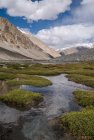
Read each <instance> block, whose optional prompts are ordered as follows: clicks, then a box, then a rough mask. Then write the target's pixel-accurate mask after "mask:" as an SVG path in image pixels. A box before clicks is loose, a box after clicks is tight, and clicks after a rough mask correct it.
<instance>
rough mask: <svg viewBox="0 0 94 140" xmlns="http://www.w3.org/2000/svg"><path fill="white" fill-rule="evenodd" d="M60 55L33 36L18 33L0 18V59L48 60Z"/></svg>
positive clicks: (6, 21) (12, 26)
mask: <svg viewBox="0 0 94 140" xmlns="http://www.w3.org/2000/svg"><path fill="white" fill-rule="evenodd" d="M59 56H60V54H59V53H58V52H56V51H55V50H52V49H50V48H49V47H48V46H46V45H45V44H44V43H42V42H41V41H40V40H38V39H37V38H35V37H33V36H28V35H26V34H23V33H22V32H21V31H19V30H18V29H17V28H16V27H15V26H14V25H12V24H11V23H10V22H9V21H8V20H6V19H4V18H2V17H0V59H2V60H17V59H18V60H19V59H34V60H49V59H51V58H56V57H59Z"/></svg>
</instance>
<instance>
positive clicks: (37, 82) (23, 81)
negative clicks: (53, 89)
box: [6, 75, 52, 87]
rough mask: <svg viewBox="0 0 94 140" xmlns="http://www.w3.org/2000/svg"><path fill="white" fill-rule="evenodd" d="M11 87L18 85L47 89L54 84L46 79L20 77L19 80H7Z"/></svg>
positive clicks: (29, 76)
mask: <svg viewBox="0 0 94 140" xmlns="http://www.w3.org/2000/svg"><path fill="white" fill-rule="evenodd" d="M6 83H7V84H8V85H9V86H17V85H32V86H35V87H45V86H49V85H52V82H51V81H50V80H48V79H46V78H43V77H39V76H31V75H18V78H16V79H13V80H7V82H6Z"/></svg>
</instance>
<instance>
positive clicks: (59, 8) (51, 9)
mask: <svg viewBox="0 0 94 140" xmlns="http://www.w3.org/2000/svg"><path fill="white" fill-rule="evenodd" d="M71 3H72V0H42V1H40V2H38V1H36V2H32V1H31V0H15V2H14V0H0V8H7V13H8V14H9V15H10V16H24V17H25V18H26V19H28V20H35V21H37V20H40V19H41V20H53V19H56V18H57V16H58V14H60V13H63V12H65V11H66V10H69V7H70V4H71Z"/></svg>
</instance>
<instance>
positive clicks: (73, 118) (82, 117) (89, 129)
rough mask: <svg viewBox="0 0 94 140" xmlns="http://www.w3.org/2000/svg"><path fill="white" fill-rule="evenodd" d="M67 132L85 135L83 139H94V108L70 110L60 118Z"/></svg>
mask: <svg viewBox="0 0 94 140" xmlns="http://www.w3.org/2000/svg"><path fill="white" fill-rule="evenodd" d="M60 120H61V125H62V127H63V129H64V132H65V133H69V134H70V135H72V136H77V138H78V137H80V139H81V137H83V140H88V139H92V140H93V139H94V109H84V110H82V111H80V112H70V113H67V114H66V115H64V116H62V117H61V118H60Z"/></svg>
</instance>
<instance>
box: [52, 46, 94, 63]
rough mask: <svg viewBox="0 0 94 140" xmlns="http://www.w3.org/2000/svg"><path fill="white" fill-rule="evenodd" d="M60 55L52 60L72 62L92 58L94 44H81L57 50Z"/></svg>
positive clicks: (93, 57) (93, 58) (93, 56)
mask: <svg viewBox="0 0 94 140" xmlns="http://www.w3.org/2000/svg"><path fill="white" fill-rule="evenodd" d="M58 51H59V52H60V54H61V57H59V58H56V59H54V60H52V61H54V62H55V61H56V62H73V61H88V60H94V44H84V45H83V44H82V45H77V46H75V47H70V48H65V49H61V50H58Z"/></svg>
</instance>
